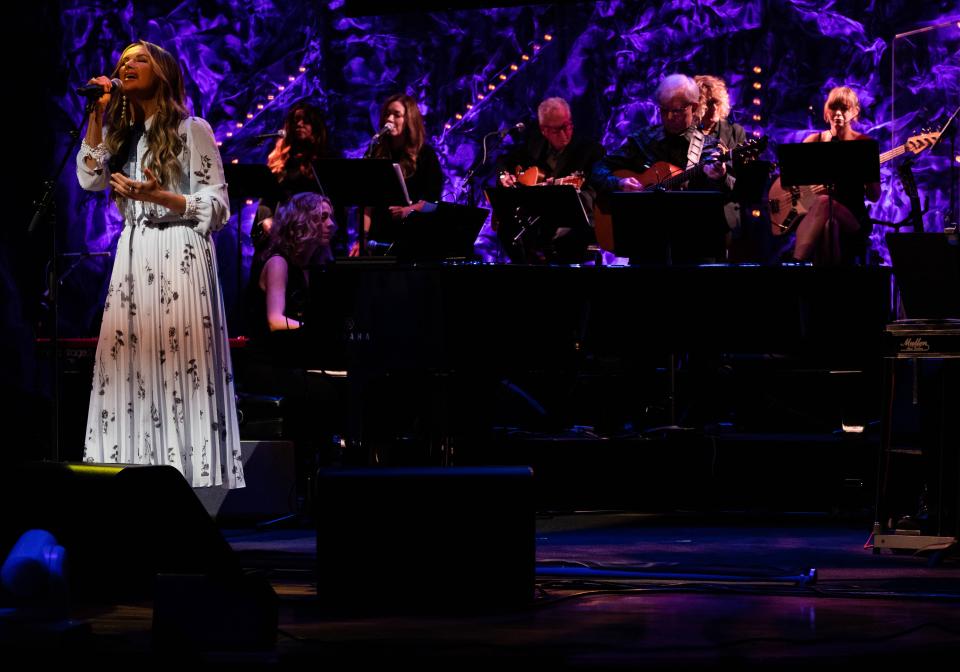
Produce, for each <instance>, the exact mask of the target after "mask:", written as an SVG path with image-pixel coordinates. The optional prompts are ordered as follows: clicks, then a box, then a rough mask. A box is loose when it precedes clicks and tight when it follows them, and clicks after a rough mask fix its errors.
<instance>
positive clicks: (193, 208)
mask: <svg viewBox="0 0 960 672" xmlns="http://www.w3.org/2000/svg"><path fill="white" fill-rule="evenodd" d="M186 199H187V209H186V210H184V212H183V218H184V219H194V220H198V221H199V219H200V205H201V203H202V200H203V199H202V197H201V195H200V194H199V193H197V194H187V195H186Z"/></svg>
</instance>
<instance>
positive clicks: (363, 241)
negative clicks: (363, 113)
mask: <svg viewBox="0 0 960 672" xmlns="http://www.w3.org/2000/svg"><path fill="white" fill-rule="evenodd" d="M382 139H383V135H381V134H380V133H379V132H378V133H375V134H374V136H373V137H372V138H370V143H369V144H368V145H367V151H366V152H364V153H363V158H364V159H372V158H373V152H374V151H375V150H376V148H377V145H379V144H380V141H381V140H382ZM317 182H318V184H319V180H318V181H317ZM365 210H366V208H365V207H364V206H362V205H361V206H358V207H357V253H358V254H359V255H360V256H361V257H363V256H365V255H366V253H367V232H366V231H364V230H363V217H364V211H365Z"/></svg>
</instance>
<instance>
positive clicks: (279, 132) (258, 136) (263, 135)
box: [254, 130, 287, 140]
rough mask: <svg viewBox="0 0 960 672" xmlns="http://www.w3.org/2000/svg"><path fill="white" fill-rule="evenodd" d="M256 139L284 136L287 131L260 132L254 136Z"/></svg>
mask: <svg viewBox="0 0 960 672" xmlns="http://www.w3.org/2000/svg"><path fill="white" fill-rule="evenodd" d="M254 137H256V139H257V140H266V139H268V138H285V137H287V132H286V131H284V130H279V131H274V132H273V133H261V134H260V135H257V136H254Z"/></svg>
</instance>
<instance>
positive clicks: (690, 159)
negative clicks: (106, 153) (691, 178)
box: [684, 129, 704, 186]
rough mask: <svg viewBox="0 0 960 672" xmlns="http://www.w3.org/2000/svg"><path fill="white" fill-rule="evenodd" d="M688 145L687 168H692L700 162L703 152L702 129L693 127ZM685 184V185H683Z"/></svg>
mask: <svg viewBox="0 0 960 672" xmlns="http://www.w3.org/2000/svg"><path fill="white" fill-rule="evenodd" d="M689 137H690V147H689V148H688V149H687V166H686V167H687V168H688V169H689V168H693V167H694V166H695V165H697V164H698V163H700V155H701V154H703V141H704V135H703V131H701V130H699V129H693V130H692V131H691V132H690V136H689ZM684 186H686V185H684Z"/></svg>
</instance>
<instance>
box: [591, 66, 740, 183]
mask: <svg viewBox="0 0 960 672" xmlns="http://www.w3.org/2000/svg"><path fill="white" fill-rule="evenodd" d="M654 99H655V100H656V101H657V104H658V105H659V106H660V118H661V122H662V123H661V124H660V125H658V126H650V127H648V128H645V129H643V130H641V131H639V132H637V133H632V134H630V135H629V136H627V139H626V141H625V142H624V143H623V145H622V146H621V147H620V149H619V150H618V151H616V152H614V153H612V154H608V155H607V156H606V158H604V159H603V160H602V161H600V163H598V164H597V165H596V166H595V167H594V169H593V183H594V185H595V186H596V187H597V188H598V189H600V190H603V191H641V190H643V188H644V187H643V184H642V183H641V182H640V180H638V179H637V178H636V177H632V176H630V177H618V176H616V175H614V172H615V171H619V170H629V171H632V172H635V173H643V172H644V171H645V170H646V169H647V168H649V167H650V166H652V165H653V164H654V163H656V162H658V161H666V162H667V163H670V164H673V165H674V166H677V167H678V168H688V167H690V166H693V165H696V164H698V163H701V162H702V161H703V160H705V159H708V157H709V156H711V155H712V154H714V153H716V149H717V139H716V138H715V137H713V136H705V135H704V134H703V132H702V131H701V130H700V129H699V128H697V124H696V118H697V117H696V112H697V110H698V108H699V106H700V87H699V86H697V83H696V82H695V81H694V80H693V79H691V78H690V77H687V76H686V75H680V74H676V75H669V76H667V77H665V78H664V79H663V81H662V82H660V85H659V86H658V87H657V90H656V92H655V93H654ZM703 172H704V177H702V178H695V179H694V180H691V183H690V185H688V186H689V188H691V189H707V190H713V189H715V190H720V189H721V188H722V187H723V177H724V176H725V174H726V167H725V166H724V164H723V163H720V162H714V163H711V162H707V163H706V164H705V166H704V170H703Z"/></svg>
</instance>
